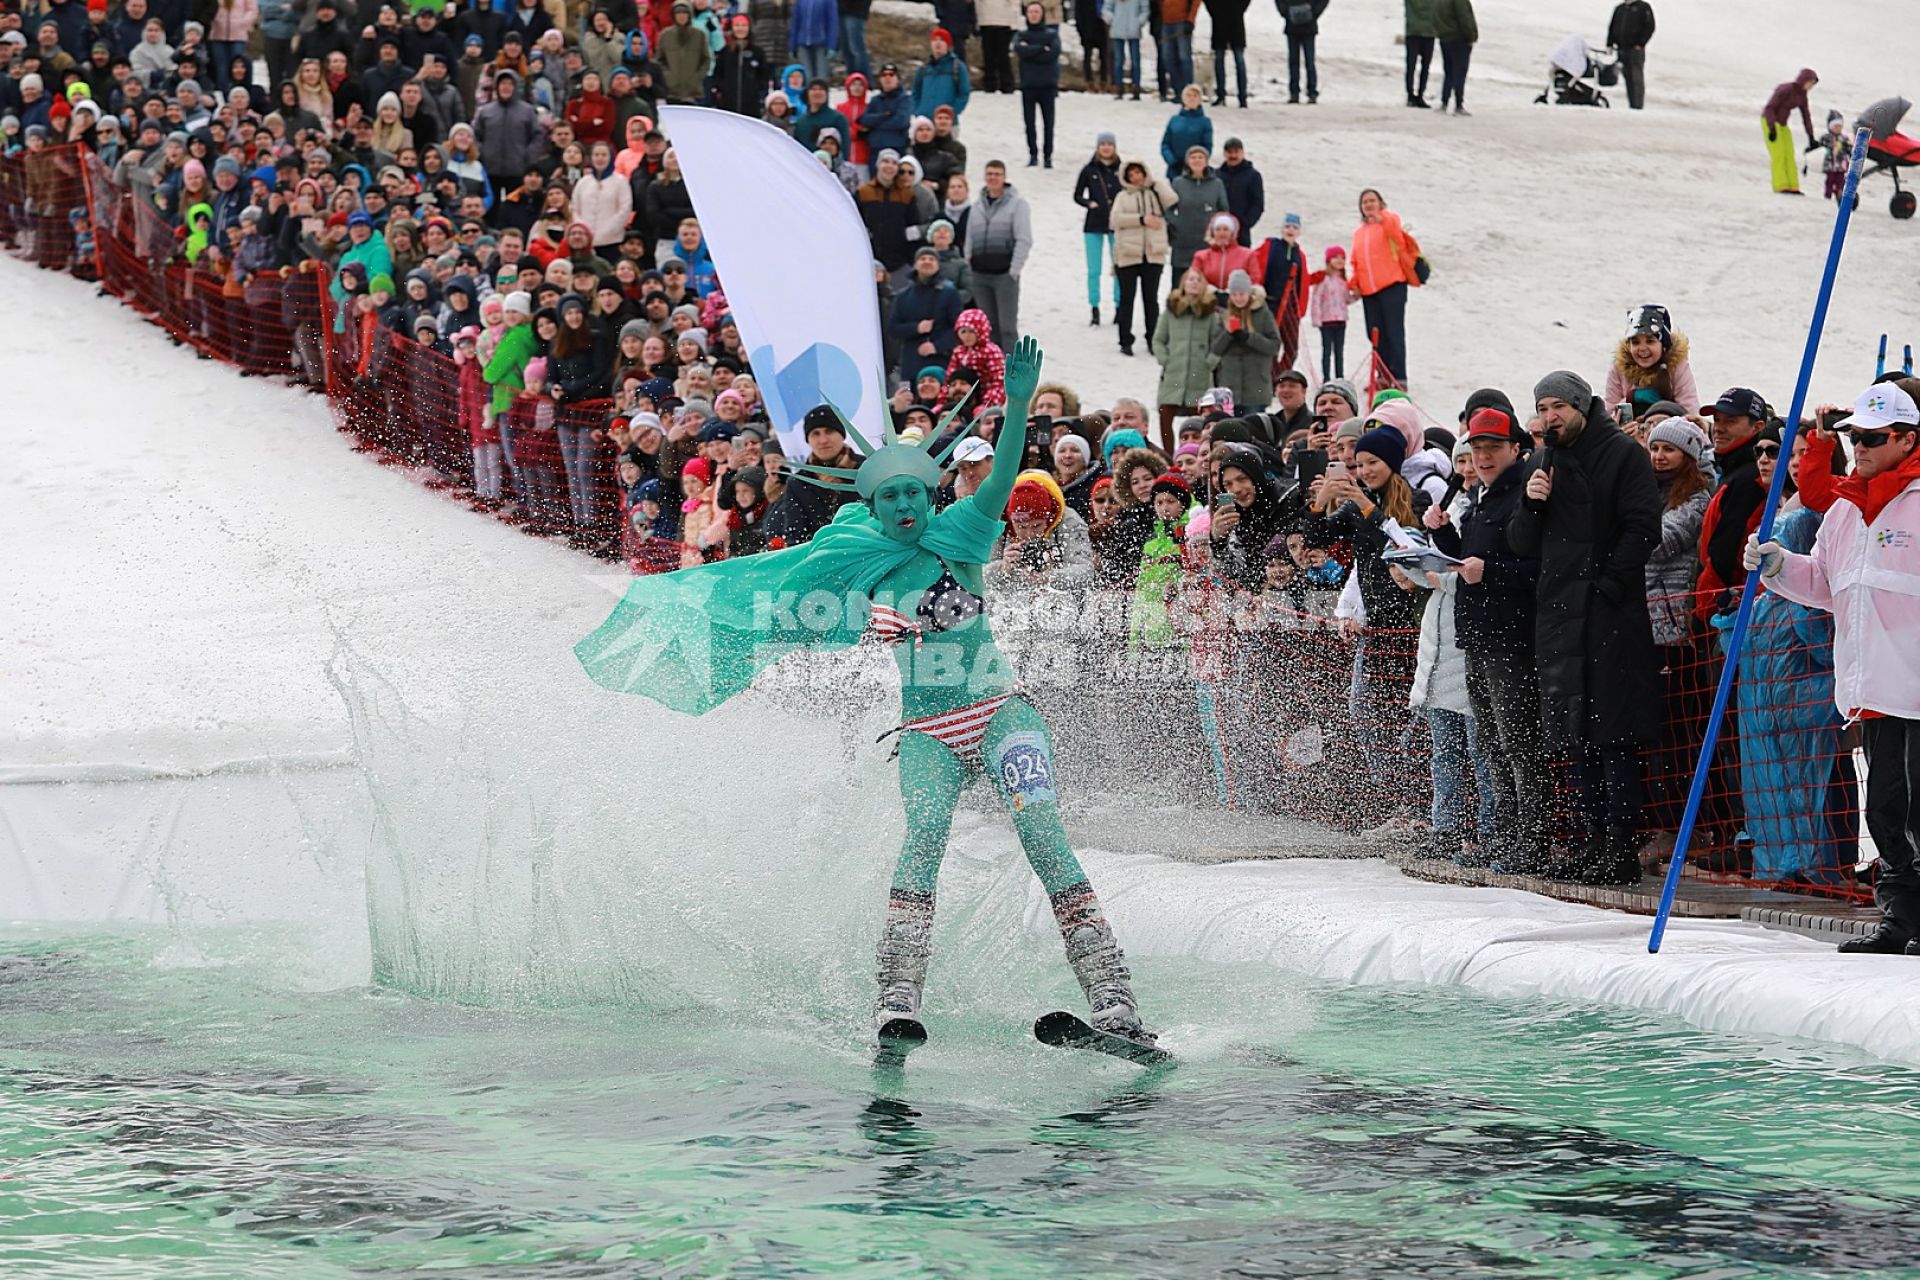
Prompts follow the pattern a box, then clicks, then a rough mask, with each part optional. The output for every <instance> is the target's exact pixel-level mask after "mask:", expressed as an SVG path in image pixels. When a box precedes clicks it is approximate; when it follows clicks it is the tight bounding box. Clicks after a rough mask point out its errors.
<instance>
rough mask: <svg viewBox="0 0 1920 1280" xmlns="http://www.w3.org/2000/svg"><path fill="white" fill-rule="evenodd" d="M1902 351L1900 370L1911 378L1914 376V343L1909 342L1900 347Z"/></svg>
mask: <svg viewBox="0 0 1920 1280" xmlns="http://www.w3.org/2000/svg"><path fill="white" fill-rule="evenodd" d="M1900 351H1901V356H1900V371H1901V372H1902V373H1904V374H1906V375H1907V376H1908V377H1909V378H1911V377H1912V376H1913V344H1912V343H1911V342H1909V343H1907V344H1906V345H1905V346H1903V347H1901V348H1900Z"/></svg>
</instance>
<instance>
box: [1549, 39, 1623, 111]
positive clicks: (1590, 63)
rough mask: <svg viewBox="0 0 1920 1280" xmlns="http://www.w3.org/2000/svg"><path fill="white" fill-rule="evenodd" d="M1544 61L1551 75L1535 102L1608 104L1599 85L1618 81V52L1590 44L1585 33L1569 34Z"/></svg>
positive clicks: (1572, 105) (1586, 105)
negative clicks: (1596, 47) (1583, 34)
mask: <svg viewBox="0 0 1920 1280" xmlns="http://www.w3.org/2000/svg"><path fill="white" fill-rule="evenodd" d="M1547 64H1548V69H1549V71H1550V72H1551V78H1550V79H1549V80H1548V82H1547V87H1546V89H1545V90H1543V91H1542V92H1541V94H1540V96H1539V97H1537V98H1535V99H1534V101H1535V102H1552V103H1554V104H1555V105H1557V106H1562V107H1605V106H1610V105H1611V104H1610V103H1609V102H1608V101H1607V95H1606V94H1604V93H1602V92H1600V89H1601V87H1602V86H1605V87H1606V88H1609V89H1611V88H1612V87H1613V86H1614V85H1616V84H1618V83H1620V56H1619V55H1618V54H1616V53H1614V52H1613V50H1611V49H1595V48H1592V47H1590V46H1589V45H1588V44H1587V38H1586V37H1585V36H1582V35H1571V36H1568V37H1567V38H1566V39H1565V40H1562V41H1561V42H1560V45H1559V47H1558V48H1556V49H1555V50H1554V51H1553V56H1552V57H1551V58H1548V59H1547Z"/></svg>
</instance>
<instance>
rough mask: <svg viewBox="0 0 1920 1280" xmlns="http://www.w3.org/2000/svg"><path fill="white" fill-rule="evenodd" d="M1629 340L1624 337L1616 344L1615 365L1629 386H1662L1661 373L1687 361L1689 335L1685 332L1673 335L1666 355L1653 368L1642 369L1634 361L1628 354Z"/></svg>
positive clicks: (1614, 351) (1614, 350)
mask: <svg viewBox="0 0 1920 1280" xmlns="http://www.w3.org/2000/svg"><path fill="white" fill-rule="evenodd" d="M1627 342H1628V339H1626V338H1622V339H1620V341H1619V342H1618V343H1617V344H1616V345H1615V346H1614V348H1613V367H1614V368H1615V369H1617V370H1619V371H1620V376H1621V377H1622V378H1625V379H1626V380H1627V384H1628V385H1629V386H1634V387H1656V388H1657V387H1660V375H1661V374H1663V373H1664V374H1671V373H1672V372H1673V371H1674V370H1675V369H1677V368H1679V367H1680V366H1681V365H1683V364H1685V363H1686V362H1687V335H1686V334H1684V333H1676V334H1674V335H1673V341H1672V342H1671V343H1669V344H1668V345H1667V353H1666V355H1664V356H1662V357H1661V358H1660V363H1659V364H1656V365H1655V366H1653V368H1651V369H1642V368H1641V367H1640V366H1639V365H1637V364H1635V363H1634V362H1633V357H1632V356H1630V355H1628V354H1627Z"/></svg>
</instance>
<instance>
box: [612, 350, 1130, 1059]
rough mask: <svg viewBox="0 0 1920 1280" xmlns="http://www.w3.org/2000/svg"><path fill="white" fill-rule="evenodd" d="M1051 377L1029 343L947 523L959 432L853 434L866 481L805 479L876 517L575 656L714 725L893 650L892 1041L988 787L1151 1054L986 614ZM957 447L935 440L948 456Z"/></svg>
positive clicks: (753, 568) (833, 473) (1037, 735)
mask: <svg viewBox="0 0 1920 1280" xmlns="http://www.w3.org/2000/svg"><path fill="white" fill-rule="evenodd" d="M1040 365H1041V353H1040V349H1039V347H1038V345H1037V344H1035V342H1034V340H1033V339H1032V338H1030V337H1028V338H1022V339H1021V340H1020V343H1019V345H1018V346H1017V347H1016V349H1015V351H1014V353H1013V354H1012V356H1011V358H1010V359H1009V360H1008V362H1007V368H1006V384H1005V385H1006V395H1007V410H1006V419H1005V422H1004V424H1003V425H1002V426H1001V429H1000V437H999V440H998V442H997V445H996V448H995V450H994V463H993V470H992V471H991V472H990V473H989V474H988V476H987V478H986V480H985V481H984V482H983V483H982V484H981V485H980V488H979V489H978V490H977V491H976V492H975V493H974V494H972V495H971V496H969V497H966V498H962V499H960V500H959V501H957V502H955V503H954V504H953V505H951V506H949V507H947V508H945V509H944V510H941V511H937V512H936V511H935V510H934V509H933V495H934V490H935V489H936V488H937V487H938V485H939V480H940V468H941V465H942V464H943V463H944V461H945V454H946V453H950V452H951V451H952V448H953V446H954V445H955V444H957V443H958V439H959V437H958V436H956V437H955V438H954V440H953V441H952V442H951V443H950V444H949V445H948V446H947V449H946V450H944V451H943V452H942V453H941V454H934V453H931V452H929V449H928V448H923V447H922V446H920V445H917V444H903V443H900V442H898V441H897V440H895V439H894V438H893V437H892V434H891V429H890V428H889V433H888V439H887V441H886V442H885V443H884V447H881V448H878V449H875V448H873V447H872V446H871V445H870V444H868V443H867V442H866V441H864V440H862V439H860V437H859V435H858V433H857V432H854V431H852V430H851V427H850V424H847V425H848V426H849V435H850V437H851V438H852V439H853V440H854V442H855V443H856V444H858V445H859V446H860V447H861V451H862V452H863V453H864V454H865V455H866V458H865V461H864V462H862V463H861V465H860V466H859V468H858V469H857V470H846V469H839V468H830V467H820V466H813V465H803V466H801V467H798V468H796V478H797V479H800V480H805V481H809V482H812V483H816V484H824V485H829V486H833V485H838V486H845V485H847V484H849V483H851V484H852V485H853V486H854V487H855V489H856V491H857V492H858V494H859V496H860V498H861V499H862V501H861V502H859V503H849V504H847V505H846V506H844V507H842V508H841V509H840V512H839V514H838V515H837V516H836V517H835V518H834V520H833V522H832V523H831V524H829V525H828V526H827V527H826V528H825V529H823V530H821V531H820V533H819V534H818V535H817V536H816V537H815V538H814V539H813V541H812V542H809V543H808V544H806V545H805V546H802V547H795V548H792V549H789V550H784V551H775V552H769V553H766V554H763V555H757V556H748V557H744V558H742V559H738V560H724V561H720V562H718V563H715V564H711V565H705V566H701V567H698V568H694V569H686V570H681V571H680V572H677V573H671V574H660V575H655V576H651V577H644V578H638V579H635V581H634V583H633V585H632V586H631V588H629V590H628V592H627V595H626V598H625V599H623V600H622V601H621V603H620V605H619V607H618V608H616V609H615V610H614V612H613V615H612V616H611V617H609V618H608V619H607V621H606V623H605V624H603V625H602V626H601V627H600V629H599V630H598V631H596V632H594V633H593V634H592V635H591V636H588V637H587V638H586V639H585V640H583V641H581V642H580V644H579V645H578V646H577V647H576V649H575V652H576V653H577V654H578V655H579V657H580V661H581V663H582V665H584V666H585V667H586V670H587V673H588V674H589V675H591V676H592V677H593V679H594V680H595V681H597V682H598V683H600V684H602V685H604V686H606V687H607V688H610V689H614V690H618V691H620V692H624V693H638V694H642V695H645V696H647V697H651V698H653V699H654V700H655V701H658V702H660V703H662V704H663V705H666V706H669V707H673V708H675V709H677V710H682V711H688V712H691V713H693V714H699V713H701V712H703V711H706V710H708V709H709V708H711V707H714V706H718V705H719V704H720V703H721V702H723V701H725V700H726V699H727V698H729V697H731V696H732V695H733V694H735V693H737V692H739V691H740V690H742V689H744V688H746V687H747V685H748V684H750V683H751V682H752V680H753V678H754V676H755V675H756V674H758V673H759V672H760V671H762V670H764V669H765V668H766V667H768V666H770V665H772V664H773V663H774V662H775V661H777V660H778V659H779V658H780V657H781V656H782V655H783V654H784V653H787V652H790V651H792V650H793V649H795V648H803V647H804V648H815V649H820V648H840V647H846V646H849V645H852V644H854V643H856V642H858V641H859V640H860V639H862V638H863V637H866V636H874V637H877V638H879V639H880V640H881V641H883V642H885V643H888V644H890V645H892V647H893V653H894V657H895V660H896V662H897V663H898V665H899V668H900V695H901V703H902V708H903V719H902V723H901V725H900V729H899V737H900V746H899V758H900V793H901V799H902V800H903V802H904V803H905V806H906V821H907V834H906V843H905V847H904V848H903V849H902V850H901V853H900V861H899V865H898V866H897V867H896V868H895V870H894V875H893V886H892V890H891V893H890V895H889V898H888V902H887V913H886V922H885V925H884V927H883V928H882V930H881V935H880V946H879V975H878V976H879V984H880V991H879V997H878V999H877V1001H876V1005H875V1024H876V1027H883V1026H885V1025H886V1024H888V1023H889V1022H893V1021H895V1020H899V1019H906V1020H909V1021H914V1022H917V1020H918V1018H919V1013H920V1004H921V997H922V994H923V992H924V991H925V988H926V980H927V966H928V961H929V959H930V957H931V952H932V935H933V907H934V888H935V882H936V880H937V879H938V876H939V871H940V862H941V859H942V858H943V857H944V856H945V854H946V850H947V836H948V832H949V831H950V829H951V828H952V825H953V810H954V805H955V804H956V803H957V802H958V800H959V798H960V793H961V792H962V791H963V790H964V789H965V788H966V786H967V784H968V783H969V782H970V781H971V780H972V779H973V778H975V777H977V776H978V775H979V774H980V773H982V772H984V773H985V774H986V775H987V777H988V778H990V779H991V780H992V782H993V785H994V788H995V789H996V790H997V791H998V793H999V795H1000V798H1001V800H1002V801H1003V802H1004V803H1005V804H1006V806H1007V809H1008V811H1009V813H1010V814H1011V815H1012V818H1013V826H1014V830H1015V831H1016V832H1017V833H1018V834H1019V837H1020V843H1021V846H1022V847H1023V848H1024V849H1025V851H1026V855H1027V860H1028V862H1029V863H1031V865H1032V867H1033V870H1034V873H1035V874H1036V875H1038V876H1039V877H1040V882H1041V884H1042V885H1043V886H1044V887H1045V889H1046V891H1047V894H1048V896H1049V898H1050V899H1051V901H1052V904H1053V913H1054V918H1055V920H1056V921H1057V922H1058V924H1059V926H1060V933H1061V936H1062V938H1063V939H1064V941H1065V943H1066V952H1067V961H1068V963H1069V964H1070V965H1071V966H1072V967H1073V972H1074V976H1075V977H1076V978H1077V979H1079V982H1080V987H1081V990H1082V991H1084V992H1085V993H1086V998H1087V1004H1088V1006H1089V1008H1090V1009H1091V1011H1092V1012H1091V1015H1090V1017H1089V1022H1090V1023H1091V1025H1092V1026H1093V1027H1094V1028H1095V1029H1096V1030H1098V1031H1102V1032H1105V1033H1107V1034H1109V1035H1117V1036H1120V1037H1123V1038H1124V1039H1126V1040H1128V1041H1130V1042H1132V1043H1133V1044H1135V1045H1139V1046H1142V1047H1151V1046H1152V1044H1153V1042H1154V1036H1153V1034H1152V1033H1151V1032H1149V1031H1148V1030H1147V1029H1146V1028H1145V1027H1144V1026H1143V1025H1142V1024H1141V1021H1140V1015H1139V1012H1138V1008H1137V1006H1136V1003H1135V1001H1134V996H1133V988H1132V985H1131V979H1130V975H1129V974H1128V971H1127V967H1126V961H1125V958H1124V957H1123V956H1122V955H1121V952H1120V946H1119V944H1118V943H1117V942H1116V941H1115V940H1114V936H1113V930H1112V928H1111V927H1109V926H1108V924H1107V921H1106V917H1105V916H1104V914H1103V913H1102V912H1101V909H1100V902H1099V899H1098V898H1097V897H1096V896H1095V895H1094V891H1093V886H1092V885H1091V884H1089V883H1088V881H1087V875H1086V872H1085V871H1083V870H1082V869H1081V867H1080V862H1079V859H1077V858H1076V857H1075V856H1074V854H1073V850H1072V848H1071V846H1070V845H1069V844H1068V842H1067V834H1066V829H1065V828H1064V827H1063V826H1062V824H1061V821H1060V801H1059V796H1058V795H1057V793H1056V792H1055V789H1054V776H1053V746H1052V742H1051V740H1050V739H1049V737H1048V734H1047V726H1046V723H1045V721H1043V720H1042V719H1041V717H1040V713H1039V712H1038V711H1036V710H1034V708H1033V705H1032V704H1031V703H1029V702H1028V701H1027V700H1026V699H1025V698H1024V697H1022V696H1021V694H1020V692H1019V689H1018V687H1017V684H1016V681H1015V677H1014V673H1013V670H1012V668H1011V667H1010V665H1009V664H1008V662H1007V660H1006V658H1005V657H1004V656H1003V655H1002V654H1001V652H1000V650H999V648H998V647H997V646H996V645H995V644H994V642H993V634H992V631H991V629H990V628H989V626H988V624H987V617H986V609H985V601H984V599H983V598H982V597H983V595H984V583H983V580H982V576H981V570H982V566H984V565H985V564H987V563H989V562H990V560H991V558H992V555H993V548H994V543H995V541H996V540H997V539H998V538H999V537H1000V535H1001V533H1002V532H1003V530H1004V528H1005V526H1004V524H1003V523H1002V522H1001V515H1002V513H1003V512H1004V511H1005V510H1006V505H1007V499H1008V497H1009V495H1011V493H1012V492H1013V484H1014V478H1015V476H1016V475H1017V474H1018V472H1019V470H1020V461H1021V459H1022V458H1023V457H1024V456H1025V454H1026V435H1027V410H1028V406H1029V404H1030V403H1031V401H1032V399H1033V392H1034V388H1035V387H1036V386H1037V385H1038V384H1039V381H1040ZM834 412H835V413H836V414H837V413H838V411H837V410H835V411H834ZM958 412H959V410H958V409H956V410H955V411H954V414H950V415H949V418H948V421H949V422H951V420H952V418H953V416H955V415H957V414H958ZM841 421H842V422H843V424H844V423H845V419H844V417H843V418H842V419H841ZM946 425H947V424H946V423H943V424H942V427H945V426H946ZM945 435H946V432H945V431H944V430H938V431H936V432H935V433H934V435H933V440H936V441H937V440H940V439H942V438H943V437H944V436H945ZM850 603H851V604H852V606H853V607H851V608H849V607H848V606H849V604H850Z"/></svg>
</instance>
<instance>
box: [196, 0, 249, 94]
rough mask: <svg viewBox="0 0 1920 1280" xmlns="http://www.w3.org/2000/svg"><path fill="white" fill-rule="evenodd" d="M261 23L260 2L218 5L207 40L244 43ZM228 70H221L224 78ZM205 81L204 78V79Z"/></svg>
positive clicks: (210, 24)
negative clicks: (257, 24)
mask: <svg viewBox="0 0 1920 1280" xmlns="http://www.w3.org/2000/svg"><path fill="white" fill-rule="evenodd" d="M259 21H260V0H233V2H232V3H231V4H221V3H218V2H217V0H216V3H215V4H214V6H213V21H212V22H210V23H208V24H207V39H209V40H232V41H235V42H236V43H244V42H245V41H246V38H247V37H248V36H250V35H252V34H253V28H254V25H255V24H256V23H258V22H259ZM226 72H227V69H226V68H225V67H222V68H220V75H221V77H224V76H225V75H226ZM202 79H203V81H204V77H202Z"/></svg>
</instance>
